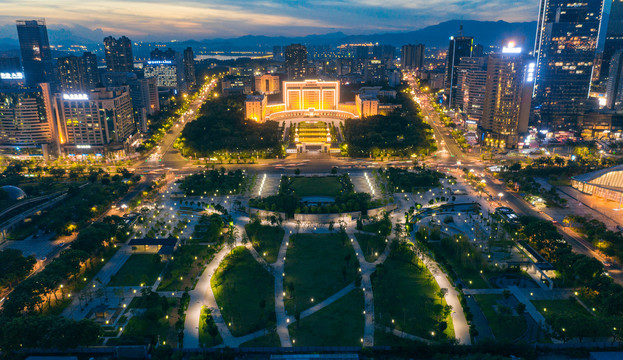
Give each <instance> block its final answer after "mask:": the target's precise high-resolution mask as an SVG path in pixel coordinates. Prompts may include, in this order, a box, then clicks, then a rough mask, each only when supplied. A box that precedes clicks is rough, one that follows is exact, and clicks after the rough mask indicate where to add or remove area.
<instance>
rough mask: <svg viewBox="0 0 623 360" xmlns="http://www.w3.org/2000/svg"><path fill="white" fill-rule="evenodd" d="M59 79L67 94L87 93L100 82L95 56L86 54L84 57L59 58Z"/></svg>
mask: <svg viewBox="0 0 623 360" xmlns="http://www.w3.org/2000/svg"><path fill="white" fill-rule="evenodd" d="M56 66H57V68H58V79H59V82H60V86H61V89H62V90H63V91H65V92H85V91H89V90H91V89H93V88H95V87H96V86H97V84H98V83H99V82H100V80H99V71H98V69H97V57H96V56H95V54H92V53H90V52H85V53H84V54H83V55H82V56H80V57H78V56H73V55H72V56H66V57H61V58H58V61H57V64H56Z"/></svg>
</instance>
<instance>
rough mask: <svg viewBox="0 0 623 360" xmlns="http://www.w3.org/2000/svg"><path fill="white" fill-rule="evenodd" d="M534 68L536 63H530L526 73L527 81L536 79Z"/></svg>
mask: <svg viewBox="0 0 623 360" xmlns="http://www.w3.org/2000/svg"><path fill="white" fill-rule="evenodd" d="M534 69H535V64H534V63H530V64H529V65H528V72H527V74H526V82H532V81H534Z"/></svg>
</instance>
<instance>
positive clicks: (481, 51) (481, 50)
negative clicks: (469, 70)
mask: <svg viewBox="0 0 623 360" xmlns="http://www.w3.org/2000/svg"><path fill="white" fill-rule="evenodd" d="M472 56H473V57H481V56H485V47H484V46H482V44H476V45H474V47H473V48H472Z"/></svg>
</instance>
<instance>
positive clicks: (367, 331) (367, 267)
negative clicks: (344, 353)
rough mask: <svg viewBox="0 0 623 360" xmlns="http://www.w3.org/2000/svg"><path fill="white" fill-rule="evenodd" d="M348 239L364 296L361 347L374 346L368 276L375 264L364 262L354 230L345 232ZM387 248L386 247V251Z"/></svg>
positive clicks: (372, 309)
mask: <svg viewBox="0 0 623 360" xmlns="http://www.w3.org/2000/svg"><path fill="white" fill-rule="evenodd" d="M347 234H348V237H349V238H350V241H351V243H352V245H353V248H354V250H355V255H357V260H358V261H359V270H360V272H361V287H362V290H363V296H364V314H365V324H364V327H363V346H365V347H371V346H374V292H373V291H372V280H371V279H370V275H372V273H373V272H374V271H375V270H376V266H375V264H373V263H372V264H371V263H369V262H367V261H366V258H365V256H364V255H363V251H362V250H361V246H359V242H358V241H357V238H356V237H355V231H354V229H352V228H350V229H349V230H348V231H347ZM387 248H389V247H386V249H387Z"/></svg>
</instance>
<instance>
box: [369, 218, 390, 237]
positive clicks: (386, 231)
mask: <svg viewBox="0 0 623 360" xmlns="http://www.w3.org/2000/svg"><path fill="white" fill-rule="evenodd" d="M362 230H363V231H365V232H371V233H375V234H381V235H385V236H389V235H390V234H391V232H392V222H391V221H390V220H389V217H388V218H383V219H381V220H379V221H375V222H371V223H368V224H365V225H363V227H362Z"/></svg>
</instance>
